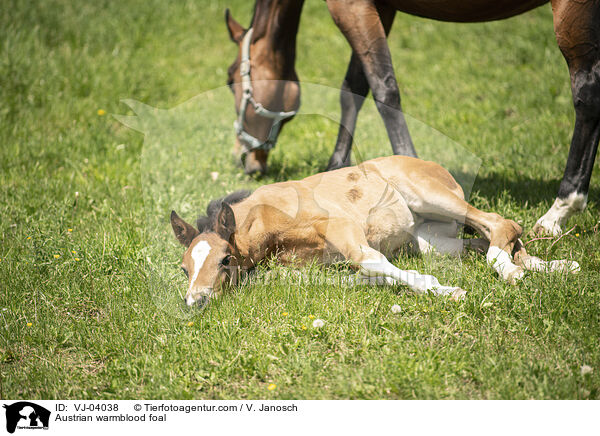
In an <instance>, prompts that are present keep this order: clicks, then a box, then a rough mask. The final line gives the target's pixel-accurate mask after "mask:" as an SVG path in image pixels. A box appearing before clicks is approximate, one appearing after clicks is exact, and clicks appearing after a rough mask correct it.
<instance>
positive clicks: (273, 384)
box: [267, 383, 277, 391]
mask: <svg viewBox="0 0 600 436" xmlns="http://www.w3.org/2000/svg"><path fill="white" fill-rule="evenodd" d="M276 388H277V385H276V384H275V383H271V384H270V385H269V386H267V389H268V390H270V391H274V390H275V389H276Z"/></svg>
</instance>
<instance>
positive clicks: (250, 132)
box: [225, 0, 302, 174]
mask: <svg viewBox="0 0 600 436" xmlns="http://www.w3.org/2000/svg"><path fill="white" fill-rule="evenodd" d="M287 3H293V2H286V1H283V2H269V1H261V0H259V1H258V2H257V4H256V8H255V11H254V17H253V19H252V24H251V27H250V28H249V29H244V28H243V27H242V26H241V25H240V24H239V23H238V22H237V21H235V20H234V19H233V17H232V16H231V14H230V13H229V10H226V11H225V22H226V24H227V29H228V30H229V37H230V38H231V40H232V41H233V42H234V43H236V44H237V45H238V55H237V57H236V60H235V61H234V62H233V64H231V66H230V67H229V69H228V78H227V85H228V86H229V88H230V89H231V91H232V92H233V95H234V98H235V108H236V112H237V120H236V122H235V132H236V145H235V154H236V155H238V156H240V157H241V158H242V162H243V165H244V169H245V171H246V173H247V174H252V173H256V172H259V173H264V172H266V170H267V158H268V156H269V152H270V151H271V149H272V148H273V147H274V146H275V143H276V142H277V138H278V136H279V132H280V130H281V126H282V125H283V124H284V123H285V122H287V121H288V120H290V119H291V118H292V117H293V116H294V115H295V114H296V112H297V110H298V108H299V107H300V86H299V84H298V76H297V74H296V71H295V69H294V64H295V56H296V53H295V52H296V30H297V27H298V21H299V19H300V13H299V11H298V13H297V14H289V13H288V14H283V13H281V14H276V13H277V12H278V11H279V10H280V9H282V8H286V7H289V8H292V7H296V6H295V5H287ZM301 7H302V5H301V4H300V8H301ZM273 14H276V15H275V18H274V19H272V15H273ZM289 16H295V18H292V20H291V22H290V20H289V19H286V17H289ZM278 17H283V19H280V18H278ZM290 27H291V30H292V31H291V32H290Z"/></svg>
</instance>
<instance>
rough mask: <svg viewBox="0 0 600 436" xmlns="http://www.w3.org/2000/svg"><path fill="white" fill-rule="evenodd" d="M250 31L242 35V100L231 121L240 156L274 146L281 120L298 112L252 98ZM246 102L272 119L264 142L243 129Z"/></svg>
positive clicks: (255, 110)
mask: <svg viewBox="0 0 600 436" xmlns="http://www.w3.org/2000/svg"><path fill="white" fill-rule="evenodd" d="M252 33H253V29H252V27H251V28H250V29H248V31H247V32H246V35H244V40H243V41H242V57H241V62H240V75H241V76H242V100H241V102H240V110H239V114H238V118H237V120H236V121H234V123H233V127H234V129H235V133H236V135H237V137H238V139H239V140H240V143H241V144H242V147H243V150H242V157H243V156H245V155H246V154H248V153H250V152H251V151H254V150H265V151H267V152H268V151H270V150H271V149H272V148H274V147H275V144H276V143H277V136H278V135H279V130H280V129H281V121H282V120H284V119H286V118H290V117H293V116H294V115H296V113H297V112H298V111H289V112H283V111H281V112H277V111H270V110H268V109H266V108H265V107H264V106H263V105H262V104H260V103H258V102H257V101H256V100H254V97H253V96H252V82H251V79H250V42H251V41H252ZM248 104H251V105H252V107H253V108H254V112H255V113H256V114H257V115H259V116H261V117H265V118H270V119H272V120H273V124H271V131H270V132H269V136H268V137H267V139H266V141H264V142H263V141H261V140H260V139H258V138H256V137H255V136H252V135H251V134H250V133H248V132H246V131H245V130H244V120H245V118H246V108H247V107H248Z"/></svg>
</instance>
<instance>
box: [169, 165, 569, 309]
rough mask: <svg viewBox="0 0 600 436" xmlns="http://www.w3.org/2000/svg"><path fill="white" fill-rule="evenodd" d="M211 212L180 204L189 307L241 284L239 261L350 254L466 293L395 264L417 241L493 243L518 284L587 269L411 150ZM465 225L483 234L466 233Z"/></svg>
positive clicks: (383, 276)
mask: <svg viewBox="0 0 600 436" xmlns="http://www.w3.org/2000/svg"><path fill="white" fill-rule="evenodd" d="M207 215H208V216H205V217H200V218H199V219H198V222H197V227H198V229H196V228H194V227H193V226H191V225H190V224H188V223H186V222H185V221H183V220H182V219H181V218H180V217H179V216H178V215H177V214H176V213H175V211H173V212H171V226H172V227H173V231H174V232H175V236H176V237H177V239H178V240H179V241H180V242H181V243H182V244H183V245H185V246H186V247H187V250H186V251H185V253H184V255H183V263H182V265H181V267H182V269H183V270H184V272H185V274H186V275H187V276H188V278H189V288H188V290H187V293H186V296H185V301H186V303H187V304H188V305H190V306H192V305H194V304H195V303H196V302H206V300H207V299H208V297H213V296H218V295H219V293H220V292H221V291H222V289H223V288H224V285H225V284H227V283H231V284H236V283H237V279H238V271H239V270H240V269H250V268H252V267H254V266H255V265H256V264H257V263H258V262H260V261H261V260H263V259H264V258H266V257H268V256H275V257H276V258H277V260H278V261H279V262H281V263H283V264H288V263H290V262H292V261H294V262H297V261H298V260H300V261H302V260H311V259H314V258H315V257H316V258H319V259H321V260H323V262H326V263H328V262H333V261H336V260H343V259H346V260H349V261H350V262H351V263H352V264H353V265H355V266H356V267H358V269H359V270H360V272H361V273H362V274H363V276H366V278H367V279H369V281H371V282H379V283H384V282H387V283H389V284H397V283H401V284H404V285H407V286H408V287H409V288H410V289H412V290H413V291H416V292H419V293H421V292H432V293H434V294H438V295H451V296H452V297H454V298H459V297H462V296H463V295H464V294H465V291H463V290H462V289H460V288H458V287H453V286H443V285H441V284H440V283H439V282H438V280H437V279H436V278H435V277H433V276H431V275H424V274H420V273H418V272H416V271H404V270H401V269H398V268H396V267H395V266H394V265H392V264H391V263H390V262H389V261H388V260H387V258H386V256H391V255H393V254H394V253H395V252H397V251H398V250H399V249H400V248H401V247H402V246H403V245H405V244H408V243H412V245H413V246H414V248H415V249H416V250H418V251H419V252H421V253H425V252H431V251H435V252H439V253H444V254H452V255H459V254H461V253H462V251H463V250H464V249H465V248H475V249H480V250H483V251H487V255H486V257H487V262H488V264H489V265H491V266H492V268H494V269H495V270H496V271H497V272H498V274H500V276H501V277H502V278H503V279H504V280H507V281H509V282H511V283H515V281H517V280H519V279H520V278H521V277H523V274H524V271H525V270H537V271H572V272H575V271H577V270H579V265H578V264H577V262H574V261H572V262H568V261H564V260H562V261H552V262H545V261H543V260H541V259H539V258H537V257H534V256H529V255H528V254H527V253H526V251H525V248H524V247H523V245H522V243H521V241H520V240H519V236H521V233H522V229H521V227H520V226H519V225H518V224H517V223H516V222H514V221H512V220H509V219H505V218H503V217H501V216H500V215H498V214H495V213H486V212H482V211H480V210H478V209H476V208H474V207H473V206H471V205H470V204H468V203H467V202H466V201H465V200H464V193H463V191H462V188H461V187H460V186H459V185H458V183H456V181H455V180H454V178H453V177H452V176H451V175H450V173H448V171H446V170H445V169H444V168H442V167H441V166H439V165H438V164H436V163H433V162H427V161H423V160H420V159H415V158H412V157H406V156H390V157H382V158H378V159H373V160H370V161H367V162H364V163H362V164H361V165H359V166H355V167H349V168H342V169H339V170H335V171H330V172H326V173H321V174H316V175H314V176H310V177H307V178H305V179H303V180H300V181H289V182H282V183H275V184H272V185H266V186H262V187H260V188H258V189H257V190H256V191H254V193H252V194H250V193H249V192H244V191H240V192H236V193H234V194H231V195H229V196H228V197H225V198H224V199H222V200H216V201H212V202H211V203H210V204H209V206H208V209H207ZM459 224H465V225H467V226H469V227H472V228H473V229H475V230H476V231H477V232H478V233H479V234H480V235H481V236H483V238H481V239H459V238H457V234H458V225H459ZM373 278H375V279H376V280H372V279H373Z"/></svg>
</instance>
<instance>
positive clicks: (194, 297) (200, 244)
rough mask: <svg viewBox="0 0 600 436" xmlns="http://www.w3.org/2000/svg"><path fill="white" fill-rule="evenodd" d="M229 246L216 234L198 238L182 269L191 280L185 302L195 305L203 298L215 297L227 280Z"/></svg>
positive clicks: (185, 256)
mask: <svg viewBox="0 0 600 436" xmlns="http://www.w3.org/2000/svg"><path fill="white" fill-rule="evenodd" d="M229 258H230V254H229V244H228V243H227V241H225V240H223V239H221V238H219V236H217V235H216V234H214V233H207V234H201V235H199V236H197V237H196V238H195V239H194V240H193V241H192V243H191V244H190V246H189V247H188V249H187V250H186V252H185V253H184V255H183V262H182V264H181V268H182V269H183V271H184V272H185V274H186V275H187V277H188V279H189V286H188V290H187V292H186V295H185V302H186V303H187V305H188V306H192V305H194V303H196V302H197V301H198V300H200V299H201V298H202V297H214V296H216V295H217V293H218V292H219V291H220V287H221V284H222V282H223V281H224V280H225V279H226V278H227V277H226V276H227V266H228V263H229Z"/></svg>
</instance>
